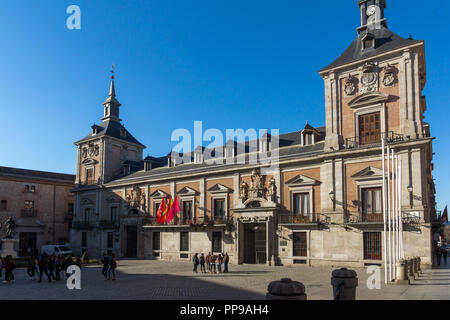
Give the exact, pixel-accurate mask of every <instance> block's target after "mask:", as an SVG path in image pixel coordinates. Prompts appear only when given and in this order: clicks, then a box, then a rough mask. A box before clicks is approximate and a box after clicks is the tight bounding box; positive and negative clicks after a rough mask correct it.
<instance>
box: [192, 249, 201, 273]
mask: <svg viewBox="0 0 450 320" xmlns="http://www.w3.org/2000/svg"><path fill="white" fill-rule="evenodd" d="M192 262H193V263H194V272H195V273H198V271H197V268H198V265H199V263H200V261H199V259H198V253H196V254H194V257H193V258H192Z"/></svg>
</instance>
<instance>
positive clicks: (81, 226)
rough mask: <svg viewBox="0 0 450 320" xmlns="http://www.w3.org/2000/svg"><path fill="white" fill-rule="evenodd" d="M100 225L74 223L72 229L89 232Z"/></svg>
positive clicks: (95, 222)
mask: <svg viewBox="0 0 450 320" xmlns="http://www.w3.org/2000/svg"><path fill="white" fill-rule="evenodd" d="M98 226H99V223H98V222H97V221H74V222H72V228H73V229H75V230H88V229H93V228H98Z"/></svg>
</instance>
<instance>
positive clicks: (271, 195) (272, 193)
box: [267, 178, 277, 201]
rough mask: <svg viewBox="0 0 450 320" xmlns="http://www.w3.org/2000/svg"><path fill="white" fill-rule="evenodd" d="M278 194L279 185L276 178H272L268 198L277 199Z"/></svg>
mask: <svg viewBox="0 0 450 320" xmlns="http://www.w3.org/2000/svg"><path fill="white" fill-rule="evenodd" d="M276 194H277V185H276V182H275V179H274V178H271V179H270V180H269V187H268V188H267V195H268V198H269V199H270V200H272V201H275V198H276Z"/></svg>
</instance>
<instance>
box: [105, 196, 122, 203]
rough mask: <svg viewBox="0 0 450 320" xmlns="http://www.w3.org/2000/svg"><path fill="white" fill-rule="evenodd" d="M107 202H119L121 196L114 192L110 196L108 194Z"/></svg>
mask: <svg viewBox="0 0 450 320" xmlns="http://www.w3.org/2000/svg"><path fill="white" fill-rule="evenodd" d="M106 202H108V203H117V202H120V198H119V196H117V195H114V194H113V195H110V196H108V197H107V198H106Z"/></svg>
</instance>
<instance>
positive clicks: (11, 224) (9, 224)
mask: <svg viewBox="0 0 450 320" xmlns="http://www.w3.org/2000/svg"><path fill="white" fill-rule="evenodd" d="M5 225H6V238H7V239H12V238H13V235H12V231H13V229H14V228H15V227H16V223H15V222H14V220H13V218H12V217H9V218H8V220H6V222H5Z"/></svg>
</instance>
